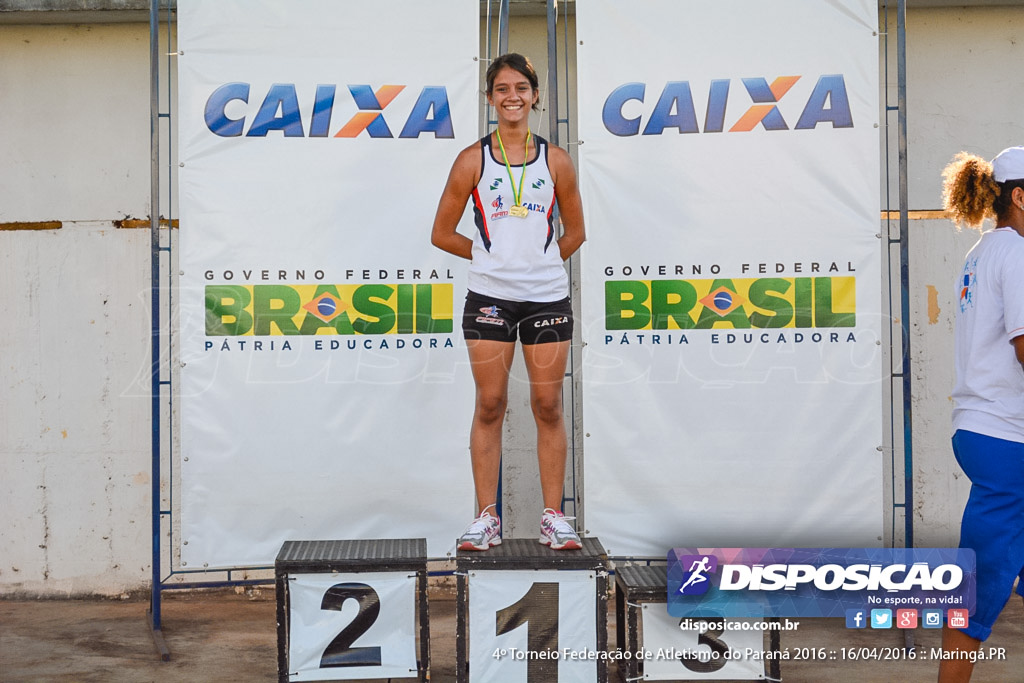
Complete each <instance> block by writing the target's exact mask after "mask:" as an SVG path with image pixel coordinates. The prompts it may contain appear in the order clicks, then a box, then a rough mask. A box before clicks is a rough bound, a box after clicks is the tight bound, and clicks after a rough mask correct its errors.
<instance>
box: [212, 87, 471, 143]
mask: <svg viewBox="0 0 1024 683" xmlns="http://www.w3.org/2000/svg"><path fill="white" fill-rule="evenodd" d="M346 87H347V88H348V92H349V93H350V94H351V96H352V99H353V100H354V101H355V104H356V106H357V107H358V108H359V111H358V112H356V114H355V116H353V117H352V118H351V119H349V120H348V122H347V123H345V125H344V126H342V127H341V128H340V129H339V130H338V131H337V132H335V133H334V134H333V137H336V138H354V137H356V136H358V135H359V134H360V133H362V132H363V131H366V133H367V134H368V135H369V136H370V137H371V138H392V137H394V135H393V134H392V133H391V127H390V126H388V122H387V120H385V118H384V109H385V108H386V107H387V106H388V105H389V104H391V103H392V101H394V99H395V98H396V97H398V95H399V93H401V92H402V91H403V90H404V89H405V87H406V86H404V85H383V86H381V87H380V88H378V89H377V90H376V91H374V90H373V88H372V87H371V86H369V85H349V86H346ZM250 89H251V88H250V84H249V83H225V84H224V85H222V86H220V87H219V88H217V89H216V90H214V91H213V93H212V94H211V95H210V97H209V99H207V101H206V107H205V109H204V111H203V117H204V118H205V120H206V127H207V128H209V129H210V132H212V133H213V134H214V135H219V136H221V137H225V138H230V137H238V136H241V135H245V136H246V137H251V138H255V137H266V136H267V134H268V133H270V132H271V131H281V133H282V134H283V135H284V137H289V138H290V137H295V138H301V137H311V138H326V137H331V115H332V114H333V112H334V102H335V99H336V96H337V91H338V86H336V85H333V84H320V85H317V86H316V92H315V94H314V95H313V107H312V113H310V114H309V119H308V121H304V120H303V116H302V112H301V110H300V108H299V89H297V88H296V86H295V84H294V83H274V84H273V85H271V86H270V89H269V90H268V91H267V94H266V95H265V96H264V97H263V101H262V104H260V106H259V109H258V110H257V111H256V113H255V114H254V115H253V116H252V118H251V119H250V118H249V117H248V115H244V116H242V117H240V118H232V117H231V116H229V115H228V109H229V108H231V109H234V108H237V107H238V105H237V104H234V105H233V104H232V103H236V102H242V103H243V104H249V98H250ZM306 111H309V109H308V108H307V110H306ZM423 133H433V135H434V137H435V138H454V137H455V132H454V131H453V130H452V117H451V111H450V110H449V107H448V91H447V90H446V89H445V87H444V86H437V85H428V86H426V87H424V88H423V89H422V90H421V91H420V94H419V97H417V99H416V102H415V104H413V106H412V109H411V110H410V111H409V112H408V114H406V116H405V120H404V123H403V124H402V130H401V132H400V133H399V134H398V137H400V138H418V137H419V136H420V135H421V134H423Z"/></svg>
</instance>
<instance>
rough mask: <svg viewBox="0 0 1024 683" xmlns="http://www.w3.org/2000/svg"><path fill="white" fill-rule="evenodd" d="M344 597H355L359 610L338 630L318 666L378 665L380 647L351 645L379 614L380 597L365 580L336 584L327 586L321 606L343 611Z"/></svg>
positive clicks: (351, 598) (371, 624) (345, 598)
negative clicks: (362, 581)
mask: <svg viewBox="0 0 1024 683" xmlns="http://www.w3.org/2000/svg"><path fill="white" fill-rule="evenodd" d="M346 600H355V601H356V603H357V604H358V605H359V611H358V612H357V613H356V616H355V617H354V618H353V619H352V621H351V622H350V623H349V625H348V626H346V627H345V628H343V629H342V630H341V633H339V634H338V635H336V636H334V640H332V641H331V642H330V644H329V645H328V646H327V647H326V648H324V653H323V655H322V656H321V657H320V667H321V668H327V667H331V666H380V664H381V661H380V647H379V646H375V647H352V644H353V643H354V642H356V639H357V638H358V637H359V636H361V635H363V634H364V633H366V632H367V631H368V630H370V627H371V626H373V622H375V621H377V617H378V616H380V597H378V596H377V591H375V590H373V588H372V587H370V586H367V585H366V584H365V583H338V584H335V585H333V586H331V587H330V588H328V589H327V592H326V593H324V597H323V600H322V601H321V602H320V609H332V610H337V611H339V612H340V611H342V607H343V606H344V604H345V601H346Z"/></svg>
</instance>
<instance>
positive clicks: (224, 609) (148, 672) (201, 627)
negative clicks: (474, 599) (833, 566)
mask: <svg viewBox="0 0 1024 683" xmlns="http://www.w3.org/2000/svg"><path fill="white" fill-rule="evenodd" d="M453 593H454V591H452V590H451V589H450V588H448V587H445V586H432V587H431V590H430V592H429V599H430V615H431V660H432V676H431V680H432V681H435V682H437V683H452V682H453V681H454V680H455V655H454V651H455V602H454V594H453ZM609 604H610V605H613V604H614V600H609ZM146 608H147V604H146V603H145V602H138V601H109V600H104V601H101V600H37V601H20V600H0V681H4V682H5V683H6V682H10V681H76V682H77V681H81V682H83V683H91V682H96V683H100V682H102V683H117V682H120V681H125V682H130V683H142V682H144V681H154V682H159V683H163V682H165V681H167V682H175V681H199V682H203V683H205V682H215V681H227V682H234V681H238V682H240V683H241V682H249V681H274V680H276V675H277V674H276V672H277V631H276V619H275V609H276V604H275V599H274V591H273V589H272V588H262V589H250V590H249V591H246V592H234V591H219V592H212V593H211V592H206V593H188V594H184V593H176V592H174V591H168V592H165V593H164V602H163V634H164V638H165V640H166V643H167V645H168V647H169V648H170V650H171V659H170V661H167V662H162V661H160V660H159V658H158V656H157V651H156V648H155V647H154V644H153V640H152V639H151V637H150V633H149V629H148V626H147V620H146ZM608 627H609V642H610V643H612V644H614V643H615V636H614V627H615V621H614V618H610V619H609V622H608ZM914 637H915V643H916V644H917V645H918V646H919V649H918V652H921V651H922V650H924V651H928V650H930V648H931V647H937V646H938V640H939V634H938V632H937V631H934V630H926V629H917V630H916V631H914ZM901 644H902V633H901V632H899V631H872V630H870V629H868V630H848V629H847V628H846V627H845V624H844V621H843V620H841V619H813V620H801V624H800V627H799V629H798V630H797V631H795V632H792V633H789V632H787V633H784V634H783V635H782V648H783V650H789V651H791V652H792V651H793V650H794V649H795V648H798V647H828V648H835V647H839V646H866V647H880V648H886V647H894V646H898V645H901ZM989 646H991V647H1003V648H1006V652H1007V658H1006V660H1004V661H986V662H981V663H979V664H978V665H977V666H976V668H975V675H974V679H973V680H974V681H975V682H977V683H1022V682H1024V605H1022V603H1021V601H1020V600H1019V599H1018V598H1016V597H1015V598H1013V599H1011V601H1010V604H1009V605H1008V606H1007V608H1006V610H1004V612H1003V615H1002V616H1001V618H1000V620H999V622H998V623H997V624H996V628H995V633H994V634H993V636H992V638H990V639H989V641H988V642H987V643H986V647H989ZM937 666H938V665H937V663H936V662H934V661H927V660H926V659H918V660H916V661H896V662H893V661H885V662H881V661H869V662H859V663H855V662H831V663H827V664H822V663H816V662H797V661H783V662H781V671H782V678H783V680H784V681H786V682H787V683H818V682H820V681H839V682H842V681H859V682H863V681H871V682H873V681H878V682H886V683H888V682H890V681H899V682H901V683H902V682H914V681H933V680H935V673H936V671H937ZM611 681H612V682H613V683H617V682H618V681H619V678H618V675H617V671H616V669H615V668H614V667H613V668H612V676H611ZM497 683H501V682H500V681H499V682H497Z"/></svg>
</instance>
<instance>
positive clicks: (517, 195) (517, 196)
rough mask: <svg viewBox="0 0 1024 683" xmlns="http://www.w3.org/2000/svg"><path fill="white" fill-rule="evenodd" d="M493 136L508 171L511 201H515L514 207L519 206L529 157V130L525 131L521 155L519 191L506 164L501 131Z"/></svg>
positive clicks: (506, 159)
mask: <svg viewBox="0 0 1024 683" xmlns="http://www.w3.org/2000/svg"><path fill="white" fill-rule="evenodd" d="M495 134H497V136H498V147H500V148H501V158H502V160H503V161H504V162H505V170H506V171H508V179H509V180H510V181H512V199H514V200H515V202H516V206H521V205H522V201H521V198H522V196H523V179H524V178H526V157H528V156H529V155H530V135H531V133H530V129H529V128H527V129H526V150H525V152H524V153H523V172H522V174H521V175H520V176H519V189H518V190H517V189H516V179H515V178H514V177H513V176H512V167H511V166H510V165H509V163H508V154H506V153H505V145H504V143H502V141H501V131H499V130H496V131H495Z"/></svg>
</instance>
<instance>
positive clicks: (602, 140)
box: [577, 0, 883, 557]
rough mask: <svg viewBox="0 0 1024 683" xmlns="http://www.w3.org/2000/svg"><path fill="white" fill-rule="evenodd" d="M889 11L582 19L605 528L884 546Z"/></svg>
mask: <svg viewBox="0 0 1024 683" xmlns="http://www.w3.org/2000/svg"><path fill="white" fill-rule="evenodd" d="M876 24H877V7H876V3H875V2H873V0H779V1H777V2H770V3H768V2H760V1H758V0H721V1H719V2H714V3H708V2H697V1H693V0H629V1H628V2H627V1H625V0H587V1H586V2H580V3H578V7H577V33H578V36H577V37H578V39H579V40H578V48H577V49H578V77H579V100H580V102H579V118H580V124H579V135H580V140H581V146H580V148H579V149H580V152H579V154H580V176H581V188H582V194H583V198H584V206H585V208H586V218H587V228H588V235H589V241H588V242H587V244H586V245H585V246H584V251H583V268H582V270H583V289H584V291H583V301H582V315H583V321H582V322H583V334H584V341H585V343H586V345H587V346H586V349H585V356H584V365H583V389H584V397H583V398H584V406H585V412H584V431H585V432H586V434H587V437H588V438H587V439H586V445H585V453H586V477H585V500H586V512H587V527H588V529H589V531H590V533H591V534H594V535H597V536H599V537H600V538H601V540H602V542H603V543H604V545H605V547H606V548H607V549H608V552H609V554H610V555H615V556H620V555H639V556H650V557H656V556H657V557H662V556H664V554H665V552H666V550H667V549H668V548H670V547H672V546H673V545H677V544H680V543H685V544H687V545H692V546H702V545H709V546H715V547H722V546H735V547H744V546H754V547H758V546H790V545H792V546H810V547H826V546H832V547H834V546H848V547H865V546H871V545H877V544H878V543H879V541H880V539H881V524H882V467H881V462H882V458H881V456H880V453H879V450H878V447H879V446H880V445H881V443H882V396H883V393H882V387H881V382H880V380H881V375H882V367H881V360H882V351H881V346H880V345H879V342H880V340H881V330H882V322H883V316H882V315H881V313H880V310H881V286H880V282H881V268H880V262H881V245H880V240H879V238H878V235H877V233H878V232H879V227H878V226H879V179H878V169H879V133H878V120H879V110H878V45H877V37H876V36H875V35H873V31H874V30H875V29H876Z"/></svg>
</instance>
